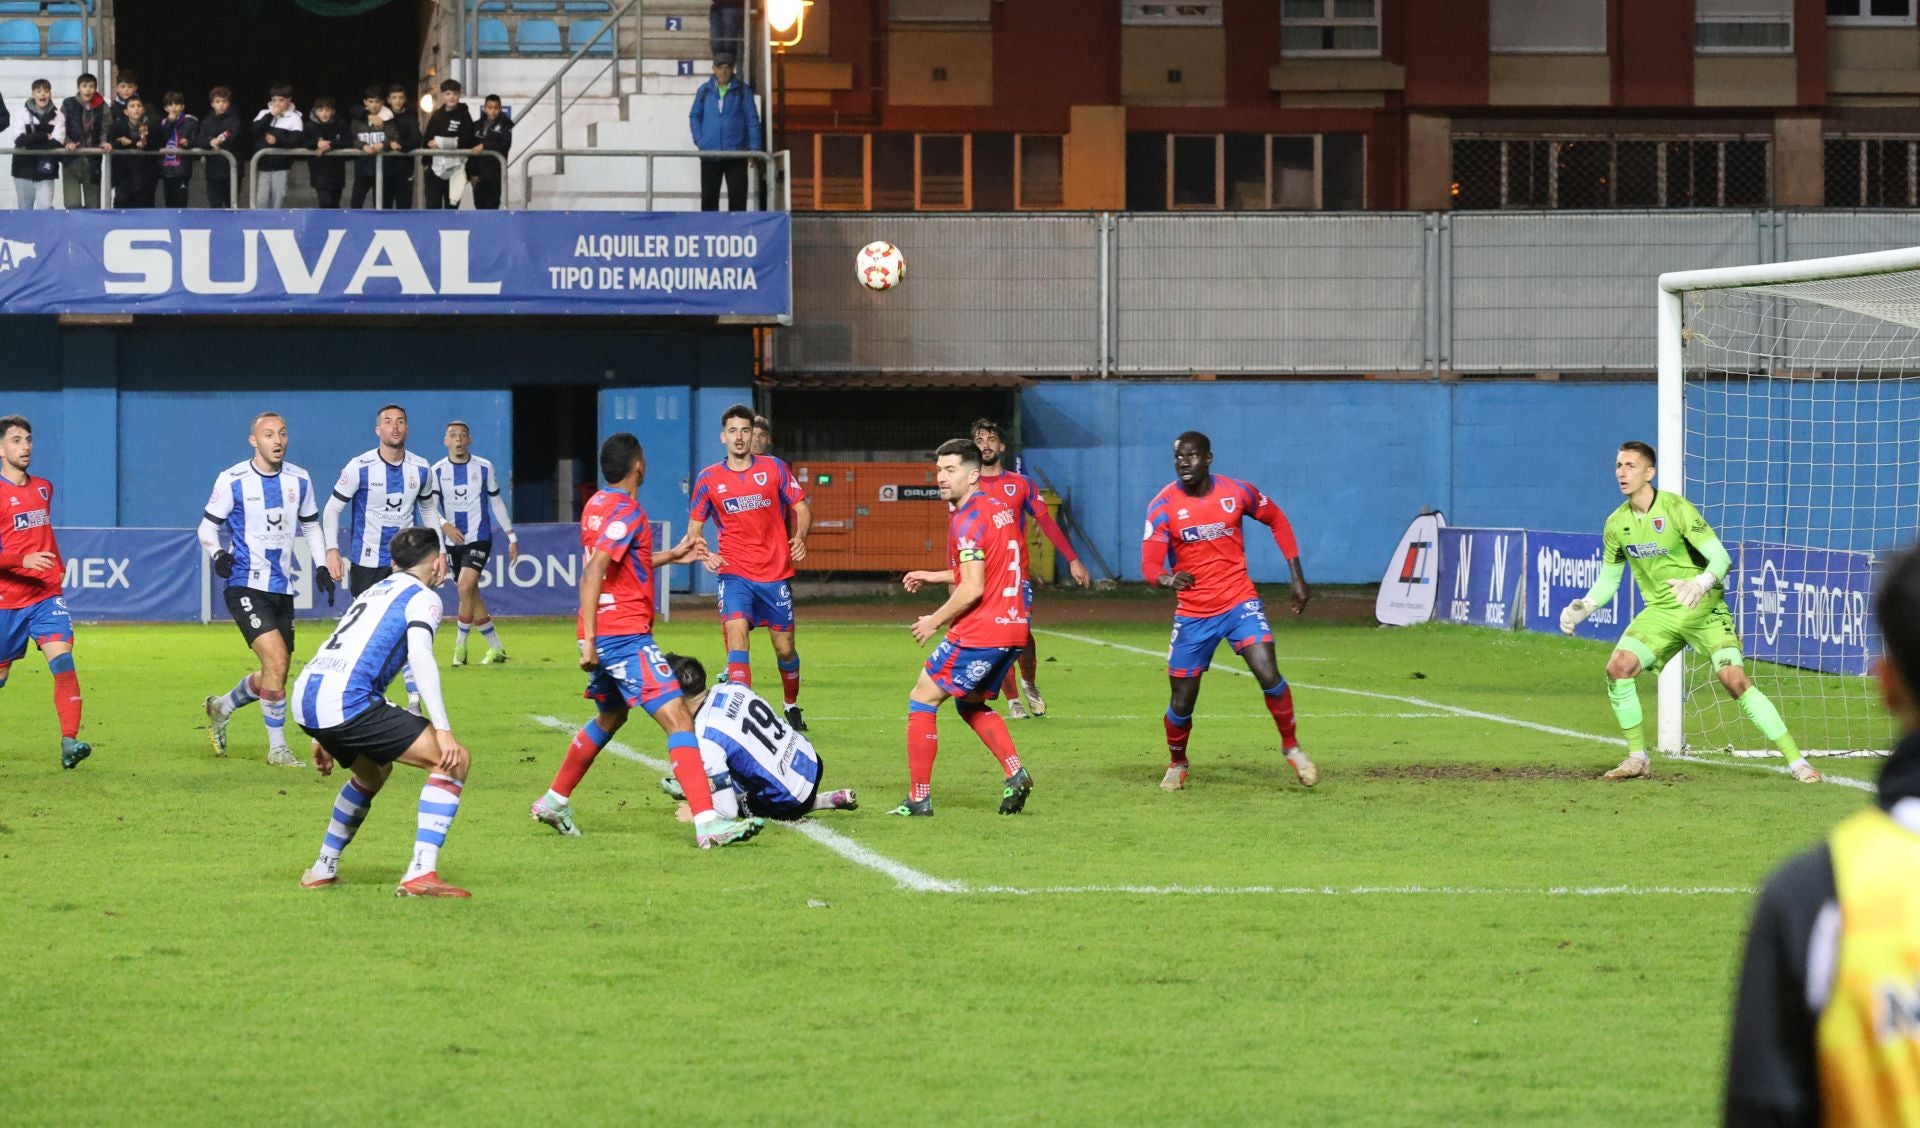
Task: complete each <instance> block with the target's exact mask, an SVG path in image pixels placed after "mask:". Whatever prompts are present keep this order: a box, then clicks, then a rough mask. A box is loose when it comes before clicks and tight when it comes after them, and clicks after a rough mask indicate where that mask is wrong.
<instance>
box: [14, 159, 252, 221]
mask: <svg viewBox="0 0 1920 1128" xmlns="http://www.w3.org/2000/svg"><path fill="white" fill-rule="evenodd" d="M13 157H33V158H34V159H36V160H38V159H40V158H42V157H52V158H53V159H55V160H57V161H59V162H60V175H59V177H57V178H56V179H55V180H54V183H56V184H60V185H62V187H63V188H64V186H65V182H66V177H67V162H68V161H73V160H79V159H82V158H85V159H87V160H96V161H99V162H100V181H99V185H98V187H99V189H100V208H101V209H102V210H105V209H106V208H109V207H111V206H113V205H112V201H113V162H114V161H116V160H126V159H128V158H140V159H161V158H165V157H220V158H221V159H223V160H225V161H226V162H227V176H228V178H229V180H228V182H229V183H233V182H234V180H235V178H237V177H238V176H239V174H240V162H239V160H238V159H237V158H236V157H235V156H234V155H233V154H232V153H229V152H227V151H226V150H225V149H111V148H101V149H72V150H69V149H67V148H66V147H65V146H62V147H60V148H58V149H17V148H0V161H6V162H7V163H8V167H9V171H11V164H12V161H11V158H13ZM155 175H156V177H157V176H158V174H155ZM188 175H192V174H191V173H189V174H188ZM157 188H158V186H157V185H156V190H157ZM16 204H17V201H16ZM239 206H240V205H239V200H238V196H237V194H236V196H235V198H234V199H231V200H229V201H228V202H227V207H228V208H229V209H232V208H237V207H239Z"/></svg>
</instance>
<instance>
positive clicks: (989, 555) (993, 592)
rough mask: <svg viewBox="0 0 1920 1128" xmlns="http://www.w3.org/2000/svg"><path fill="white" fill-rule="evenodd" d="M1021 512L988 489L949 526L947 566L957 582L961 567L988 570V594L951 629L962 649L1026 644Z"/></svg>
mask: <svg viewBox="0 0 1920 1128" xmlns="http://www.w3.org/2000/svg"><path fill="white" fill-rule="evenodd" d="M1021 530H1022V525H1021V521H1020V516H1019V514H1017V513H1015V512H1014V511H1013V510H1011V509H1009V508H1008V507H1007V506H1006V504H1005V503H1003V502H1002V501H1001V500H1000V499H999V498H996V497H994V496H992V495H991V494H988V493H987V492H986V491H984V490H975V491H974V492H973V495H972V496H971V497H969V498H967V500H965V501H963V502H961V503H960V504H959V505H958V506H957V507H955V509H954V511H953V517H952V519H951V520H950V521H948V522H947V566H948V567H949V568H952V569H953V576H954V579H956V580H957V579H959V578H960V565H961V564H963V563H965V562H967V561H971V560H979V561H982V562H983V563H985V564H986V566H987V590H986V594H984V595H982V596H981V597H980V602H978V603H976V604H974V605H973V609H972V610H970V611H968V612H967V613H966V614H964V615H962V616H960V618H959V620H958V621H956V622H955V623H954V624H953V626H951V627H949V628H947V636H948V637H949V638H951V639H953V641H954V642H956V643H958V644H959V645H961V646H966V647H972V648H976V649H977V648H983V647H989V646H1025V645H1026V644H1027V625H1028V624H1027V591H1026V578H1027V572H1026V559H1025V558H1026V555H1027V538H1026V536H1025V535H1024V534H1023V532H1022V531H1021Z"/></svg>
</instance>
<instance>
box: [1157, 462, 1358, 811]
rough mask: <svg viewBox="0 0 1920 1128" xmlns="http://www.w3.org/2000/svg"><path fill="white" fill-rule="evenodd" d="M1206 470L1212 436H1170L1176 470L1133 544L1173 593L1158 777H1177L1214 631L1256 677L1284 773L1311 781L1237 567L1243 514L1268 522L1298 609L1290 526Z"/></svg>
mask: <svg viewBox="0 0 1920 1128" xmlns="http://www.w3.org/2000/svg"><path fill="white" fill-rule="evenodd" d="M1212 470H1213V444H1212V443H1211V442H1210V441H1209V440H1208V439H1207V437H1206V436H1205V435H1203V434H1201V433H1200V432H1198V431H1187V432H1185V433H1184V434H1182V435H1181V436H1180V437H1179V438H1177V439H1175V440H1174V441H1173V473H1174V477H1176V478H1177V479H1179V480H1178V481H1176V482H1173V483H1171V484H1169V485H1168V486H1167V487H1166V488H1165V489H1163V490H1161V491H1160V492H1159V493H1158V494H1156V495H1155V496H1154V499H1153V501H1152V502H1151V503H1150V504H1149V505H1148V506H1147V528H1146V534H1145V539H1144V540H1143V541H1142V542H1141V545H1140V572H1141V574H1142V575H1143V576H1144V577H1145V578H1146V581H1147V582H1148V583H1150V584H1155V585H1158V586H1160V587H1163V588H1171V589H1173V590H1174V591H1176V592H1178V593H1179V597H1178V602H1177V603H1176V606H1175V610H1174V613H1173V642H1172V645H1171V646H1170V647H1169V648H1168V651H1167V678H1168V680H1169V681H1170V682H1171V683H1172V687H1173V695H1172V696H1173V699H1172V701H1170V702H1169V703H1168V705H1167V716H1166V728H1167V752H1168V755H1169V758H1170V759H1171V761H1172V762H1171V763H1169V764H1168V765H1167V774H1166V777H1165V778H1164V779H1162V780H1161V781H1160V786H1161V787H1162V788H1163V789H1165V790H1167V791H1178V790H1180V789H1181V788H1183V787H1185V786H1186V785H1187V737H1188V736H1189V735H1191V734H1192V732H1193V703H1194V701H1195V700H1196V699H1198V698H1199V696H1200V675H1201V674H1204V673H1206V672H1207V667H1208V666H1209V665H1211V664H1212V662H1213V652H1214V650H1215V648H1217V647H1218V646H1219V645H1220V640H1221V639H1223V638H1224V639H1226V640H1227V641H1228V642H1229V643H1230V644H1232V646H1233V649H1234V651H1235V652H1236V653H1238V654H1239V655H1240V656H1241V657H1242V658H1244V659H1246V662H1247V669H1249V670H1251V671H1252V672H1253V676H1254V679H1255V680H1256V681H1258V682H1259V683H1260V692H1261V693H1262V694H1264V695H1265V701H1266V703H1267V712H1268V713H1271V714H1272V715H1273V723H1274V725H1275V726H1276V727H1278V728H1279V730H1280V745H1281V747H1282V749H1284V750H1285V752H1286V754H1287V762H1288V763H1289V764H1292V765H1293V771H1294V774H1295V775H1297V776H1299V777H1300V782H1301V783H1303V784H1305V785H1306V786H1308V787H1312V786H1313V785H1314V784H1315V783H1318V782H1319V780H1320V769H1319V768H1317V767H1315V766H1314V763H1313V761H1312V760H1309V759H1307V754H1306V753H1305V752H1302V751H1301V750H1300V741H1299V738H1298V737H1296V736H1295V735H1294V724H1293V689H1292V688H1291V687H1290V686H1288V685H1287V679H1286V678H1284V677H1281V676H1280V668H1279V667H1278V666H1277V665H1275V663H1274V658H1273V628H1272V627H1271V626H1269V625H1268V624H1267V612H1266V609H1265V608H1264V607H1262V606H1261V604H1260V596H1259V595H1258V594H1257V593H1256V592H1255V591H1254V590H1253V579H1252V578H1251V577H1250V576H1248V575H1247V546H1246V541H1245V539H1244V538H1243V537H1242V535H1241V524H1242V522H1244V521H1245V520H1246V519H1247V518H1249V517H1251V518H1253V519H1254V520H1255V521H1259V522H1260V523H1262V524H1264V525H1267V526H1268V527H1270V528H1271V529H1272V530H1273V543H1275V544H1277V545H1279V546H1280V555H1281V556H1283V557H1285V558H1286V561H1287V571H1288V572H1289V574H1290V575H1291V576H1292V580H1293V613H1294V614H1296V615H1298V614H1300V612H1302V611H1305V610H1306V609H1307V600H1308V599H1310V598H1312V596H1311V594H1310V593H1309V592H1308V590H1307V578H1306V573H1305V572H1304V571H1303V570H1302V569H1301V567H1300V549H1299V546H1298V545H1296V544H1295V543H1294V539H1293V526H1292V525H1291V524H1290V523H1288V521H1287V515H1286V514H1285V513H1283V512H1281V510H1280V507H1279V506H1278V505H1275V504H1274V503H1273V501H1272V499H1270V498H1268V497H1267V495H1266V494H1263V493H1261V492H1260V491H1259V490H1257V489H1254V488H1253V487H1252V486H1251V485H1248V484H1247V483H1246V482H1242V481H1238V480H1237V479H1234V478H1224V477H1221V476H1219V475H1216V474H1214V473H1213V472H1212Z"/></svg>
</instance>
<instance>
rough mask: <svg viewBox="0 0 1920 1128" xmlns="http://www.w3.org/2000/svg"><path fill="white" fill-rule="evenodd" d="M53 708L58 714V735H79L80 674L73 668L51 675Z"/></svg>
mask: <svg viewBox="0 0 1920 1128" xmlns="http://www.w3.org/2000/svg"><path fill="white" fill-rule="evenodd" d="M53 709H54V712H56V713H59V714H60V735H61V736H64V737H67V738H69V739H71V738H73V737H76V736H79V735H80V675H79V674H78V673H76V672H74V671H73V670H68V671H67V672H66V673H64V674H55V675H53Z"/></svg>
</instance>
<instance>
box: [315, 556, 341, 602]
mask: <svg viewBox="0 0 1920 1128" xmlns="http://www.w3.org/2000/svg"><path fill="white" fill-rule="evenodd" d="M313 586H314V587H317V588H319V589H320V590H321V591H324V592H326V593H327V606H328V607H332V606H333V592H334V589H335V588H337V587H338V586H339V585H338V584H336V583H334V582H333V573H332V572H329V571H327V566H326V565H325V564H321V565H319V566H317V567H315V568H314V570H313Z"/></svg>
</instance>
